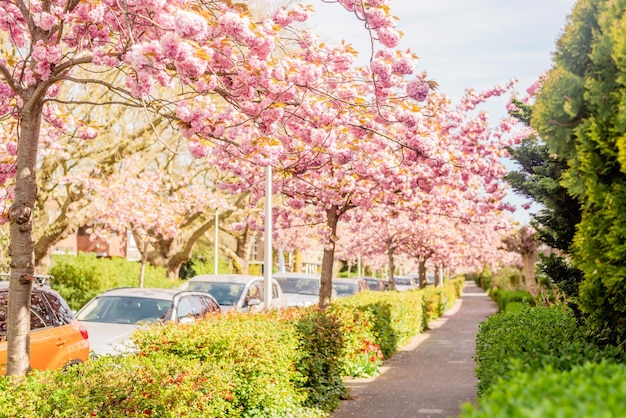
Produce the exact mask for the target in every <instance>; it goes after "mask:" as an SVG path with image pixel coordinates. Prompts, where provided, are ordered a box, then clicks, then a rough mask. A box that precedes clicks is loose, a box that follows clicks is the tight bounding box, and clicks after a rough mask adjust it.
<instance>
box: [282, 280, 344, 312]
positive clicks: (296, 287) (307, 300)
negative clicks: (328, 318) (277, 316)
mask: <svg viewBox="0 0 626 418" xmlns="http://www.w3.org/2000/svg"><path fill="white" fill-rule="evenodd" d="M272 277H274V279H276V280H277V281H278V283H280V287H281V288H282V289H283V293H284V294H285V297H286V298H287V306H299V307H304V306H312V305H317V304H319V302H320V285H321V278H320V275H319V274H315V273H290V272H281V273H275V274H274V275H273V276H272ZM332 297H333V298H335V297H337V291H336V290H335V288H334V287H333V290H332Z"/></svg>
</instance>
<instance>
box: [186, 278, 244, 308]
mask: <svg viewBox="0 0 626 418" xmlns="http://www.w3.org/2000/svg"><path fill="white" fill-rule="evenodd" d="M181 289H185V290H194V291H198V292H206V293H210V294H211V296H213V297H214V298H215V300H217V303H219V304H220V305H222V306H232V305H234V304H235V303H237V301H239V298H240V297H241V294H242V292H243V289H244V285H243V284H240V283H219V282H187V283H186V284H185V286H181Z"/></svg>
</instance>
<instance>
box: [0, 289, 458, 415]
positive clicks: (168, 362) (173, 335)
mask: <svg viewBox="0 0 626 418" xmlns="http://www.w3.org/2000/svg"><path fill="white" fill-rule="evenodd" d="M459 280H461V283H462V279H459ZM461 287H462V285H461V284H459V282H458V281H457V282H456V283H446V284H445V285H444V287H443V288H438V289H429V290H428V291H424V290H413V291H407V292H365V293H362V294H359V295H357V296H355V297H351V298H346V299H340V300H334V301H333V303H332V304H331V307H330V308H329V309H327V310H325V311H322V310H320V309H318V308H317V307H310V308H301V309H298V308H291V309H285V310H280V311H270V312H267V313H261V314H243V313H236V312H234V313H226V314H222V315H215V316H211V317H208V318H206V319H204V320H201V321H197V322H195V323H191V324H164V325H158V324H157V325H153V326H151V327H149V328H146V329H142V330H139V331H137V332H136V333H135V334H134V335H133V340H134V342H135V344H136V346H137V347H138V353H137V354H132V355H127V356H122V357H101V358H97V359H92V360H90V361H89V362H87V363H85V364H83V365H78V366H76V367H74V368H72V369H71V370H70V371H68V372H61V371H48V372H33V373H31V374H29V375H28V376H26V377H25V378H23V379H21V380H19V379H14V378H11V377H5V378H0V417H15V416H29V417H30V416H42V417H43V416H45V417H52V418H54V417H68V418H73V417H77V418H78V417H81V418H82V417H86V416H97V417H128V416H135V417H149V416H158V417H181V416H207V417H235V418H236V417H294V418H309V417H311V418H312V417H322V416H328V415H329V414H330V413H331V412H332V411H333V410H335V409H336V408H337V407H338V406H339V403H340V401H341V400H342V399H345V398H346V397H347V396H348V392H347V389H346V387H345V385H344V378H345V377H348V376H354V377H361V376H371V375H374V374H377V373H379V371H380V365H381V364H382V360H383V358H385V357H389V356H390V355H392V354H393V353H394V352H395V351H396V350H397V349H398V348H400V347H401V346H402V345H404V344H405V343H406V342H407V341H408V340H409V339H410V338H411V337H412V336H414V335H416V334H419V333H420V332H421V331H422V330H423V324H424V322H425V319H424V318H430V317H436V315H437V314H438V313H442V312H444V311H445V309H447V308H448V307H450V306H451V304H452V303H453V302H454V300H455V298H456V297H457V295H458V291H459V290H460V289H461Z"/></svg>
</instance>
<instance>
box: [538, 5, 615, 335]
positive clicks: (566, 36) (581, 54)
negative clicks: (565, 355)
mask: <svg viewBox="0 0 626 418" xmlns="http://www.w3.org/2000/svg"><path fill="white" fill-rule="evenodd" d="M625 11H626V1H623V0H618V1H608V0H603V1H597V0H580V1H579V2H578V3H577V4H576V6H575V7H574V9H573V12H572V15H571V16H570V18H569V22H568V24H567V26H566V29H565V31H564V33H563V35H562V36H561V38H560V39H559V41H558V43H557V51H556V54H555V57H554V66H553V68H552V70H551V71H550V73H549V75H548V78H547V80H546V82H545V83H544V85H543V87H542V91H541V93H540V95H539V97H538V100H537V103H536V105H535V109H534V115H533V118H532V124H533V126H534V127H535V128H536V129H537V130H538V132H539V134H540V136H541V137H542V139H544V140H545V141H546V143H547V145H548V149H549V150H550V152H555V153H557V154H559V155H561V156H563V158H566V159H567V161H568V168H567V170H566V171H565V172H564V174H563V183H562V184H563V185H564V186H565V187H566V188H567V190H568V192H569V193H570V194H571V195H572V196H573V197H575V198H576V199H578V201H579V202H580V204H581V209H582V212H581V213H582V216H581V221H580V223H579V224H578V227H577V230H576V233H575V236H574V241H573V246H572V255H573V259H574V262H575V264H576V266H577V267H578V268H580V269H581V270H582V271H583V272H584V276H585V278H584V280H583V282H582V284H581V286H580V307H581V310H582V312H583V314H584V315H585V317H586V319H587V322H588V325H589V326H590V327H591V329H592V330H594V331H596V332H597V333H599V335H601V336H602V337H604V338H606V340H607V341H610V342H616V341H622V340H623V339H624V338H625V337H626V239H625V237H626V211H625V210H624V207H625V206H626V16H625V13H624V12H625Z"/></svg>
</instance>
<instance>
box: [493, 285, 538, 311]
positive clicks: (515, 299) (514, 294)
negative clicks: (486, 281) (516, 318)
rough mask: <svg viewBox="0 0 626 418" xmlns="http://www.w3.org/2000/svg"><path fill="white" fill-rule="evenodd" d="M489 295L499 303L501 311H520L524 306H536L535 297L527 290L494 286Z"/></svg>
mask: <svg viewBox="0 0 626 418" xmlns="http://www.w3.org/2000/svg"><path fill="white" fill-rule="evenodd" d="M489 296H491V298H492V299H493V300H494V301H495V302H496V303H497V304H498V311H499V312H506V311H511V310H517V311H519V310H520V309H521V308H522V307H523V306H535V298H533V295H531V294H530V292H528V291H526V290H504V289H499V288H497V287H493V288H491V289H490V291H489Z"/></svg>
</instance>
